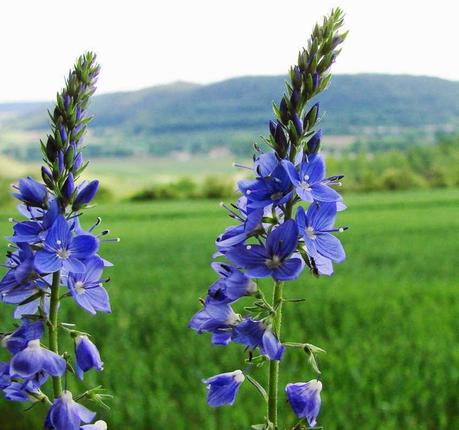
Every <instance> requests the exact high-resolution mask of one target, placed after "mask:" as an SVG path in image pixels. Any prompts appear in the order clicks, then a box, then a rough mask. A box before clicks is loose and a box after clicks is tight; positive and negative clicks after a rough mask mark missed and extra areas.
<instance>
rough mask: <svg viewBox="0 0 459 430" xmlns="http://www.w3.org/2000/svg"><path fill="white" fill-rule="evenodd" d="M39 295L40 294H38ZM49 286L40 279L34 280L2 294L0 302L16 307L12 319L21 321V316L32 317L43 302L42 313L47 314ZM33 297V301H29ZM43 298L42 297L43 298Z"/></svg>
mask: <svg viewBox="0 0 459 430" xmlns="http://www.w3.org/2000/svg"><path fill="white" fill-rule="evenodd" d="M39 293H41V294H39ZM49 293H50V288H49V285H48V284H47V283H46V282H45V281H44V280H42V279H36V280H35V281H34V282H33V283H32V282H29V283H27V284H25V285H23V286H20V287H16V288H13V289H12V290H9V291H8V292H5V293H3V294H2V301H3V302H4V303H7V304H13V305H16V309H15V310H14V314H13V316H14V318H16V319H21V318H22V316H23V315H33V314H35V313H36V312H37V310H38V307H39V306H40V305H41V302H42V300H43V311H44V312H45V314H48V310H49V302H50V296H49ZM32 296H35V297H36V299H35V300H31V299H32ZM43 296H44V297H43Z"/></svg>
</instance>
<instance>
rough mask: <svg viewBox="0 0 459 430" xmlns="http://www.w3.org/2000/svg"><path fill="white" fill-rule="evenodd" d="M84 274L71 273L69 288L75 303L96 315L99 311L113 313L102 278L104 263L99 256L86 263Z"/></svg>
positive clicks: (68, 281)
mask: <svg viewBox="0 0 459 430" xmlns="http://www.w3.org/2000/svg"><path fill="white" fill-rule="evenodd" d="M84 265H85V270H84V271H83V272H82V273H69V275H68V277H67V287H68V289H69V292H70V294H71V295H72V297H73V298H74V299H75V301H76V302H77V303H78V304H79V305H80V306H81V307H82V308H83V309H85V310H86V311H88V312H89V313H91V314H93V315H95V314H96V312H97V311H100V312H107V313H109V312H111V308H110V299H109V297H108V293H107V291H106V289H105V288H104V287H102V283H101V277H102V272H103V270H104V262H103V260H102V259H101V258H99V257H97V256H93V257H90V258H89V259H88V260H86V261H85V263H84Z"/></svg>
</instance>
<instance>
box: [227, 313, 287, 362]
mask: <svg viewBox="0 0 459 430" xmlns="http://www.w3.org/2000/svg"><path fill="white" fill-rule="evenodd" d="M231 340H232V341H233V342H236V343H240V344H242V345H246V346H248V347H249V348H250V349H255V348H257V347H258V348H260V352H261V353H262V354H263V355H266V356H268V357H269V359H270V360H279V361H280V360H281V359H282V356H283V354H284V350H285V347H284V346H283V345H282V344H281V343H280V342H279V339H277V337H276V335H275V334H274V333H273V331H272V329H271V327H270V326H267V325H266V324H265V323H263V322H262V321H256V320H253V319H251V318H247V319H245V320H243V321H242V322H240V323H239V324H237V325H236V326H235V327H234V328H233V334H232V336H231Z"/></svg>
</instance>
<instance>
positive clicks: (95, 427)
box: [81, 420, 108, 430]
mask: <svg viewBox="0 0 459 430" xmlns="http://www.w3.org/2000/svg"><path fill="white" fill-rule="evenodd" d="M107 428H108V427H107V423H106V422H105V421H102V420H98V421H96V422H95V423H94V424H86V425H84V426H81V430H107Z"/></svg>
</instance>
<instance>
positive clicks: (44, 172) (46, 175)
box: [41, 166, 53, 188]
mask: <svg viewBox="0 0 459 430" xmlns="http://www.w3.org/2000/svg"><path fill="white" fill-rule="evenodd" d="M41 177H42V179H43V182H44V183H45V184H46V185H48V187H49V188H52V187H53V175H52V174H51V171H50V170H49V169H48V168H47V167H46V166H41Z"/></svg>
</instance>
